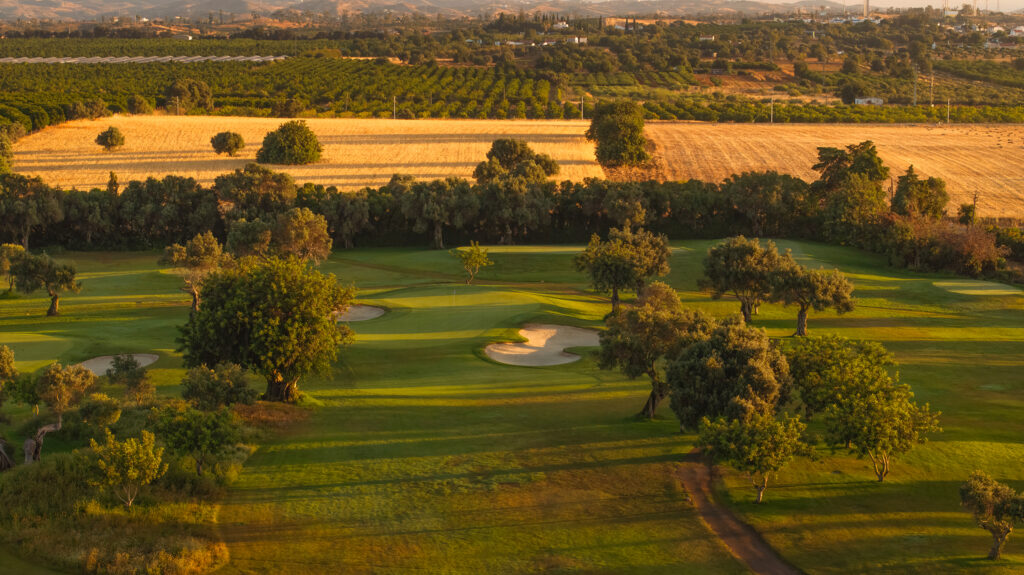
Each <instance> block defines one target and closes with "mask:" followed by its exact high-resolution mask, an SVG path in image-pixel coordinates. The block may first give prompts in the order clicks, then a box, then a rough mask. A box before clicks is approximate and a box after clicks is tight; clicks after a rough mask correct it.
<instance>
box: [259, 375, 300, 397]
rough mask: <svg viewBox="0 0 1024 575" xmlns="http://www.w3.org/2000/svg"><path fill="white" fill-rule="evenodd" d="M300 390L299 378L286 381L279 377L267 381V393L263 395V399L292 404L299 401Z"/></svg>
mask: <svg viewBox="0 0 1024 575" xmlns="http://www.w3.org/2000/svg"><path fill="white" fill-rule="evenodd" d="M298 390H299V378H295V379H292V380H290V381H286V380H285V379H284V378H283V377H281V376H277V377H275V378H273V379H267V392H266V393H265V394H263V399H265V400H267V401H282V402H285V403H292V402H294V401H295V400H296V399H298Z"/></svg>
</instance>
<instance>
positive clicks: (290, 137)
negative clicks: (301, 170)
mask: <svg viewBox="0 0 1024 575" xmlns="http://www.w3.org/2000/svg"><path fill="white" fill-rule="evenodd" d="M321 153H323V147H322V146H321V145H320V141H319V140H317V138H316V134H314V133H313V130H310V129H309V126H308V125H306V122H304V121H302V120H292V121H291V122H285V123H283V124H281V125H280V126H279V127H278V128H277V129H276V130H274V131H273V132H268V133H267V135H266V137H265V138H263V146H262V147H261V148H260V150H259V151H258V152H256V161H257V162H259V163H261V164H286V165H290V166H295V165H302V164H312V163H313V162H317V161H319V160H320V154H321Z"/></svg>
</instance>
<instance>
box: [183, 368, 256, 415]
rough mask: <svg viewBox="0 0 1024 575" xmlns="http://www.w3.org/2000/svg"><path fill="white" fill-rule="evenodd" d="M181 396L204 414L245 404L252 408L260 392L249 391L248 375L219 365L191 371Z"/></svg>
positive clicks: (186, 377) (243, 371) (240, 369)
mask: <svg viewBox="0 0 1024 575" xmlns="http://www.w3.org/2000/svg"><path fill="white" fill-rule="evenodd" d="M181 385H182V387H183V388H184V389H183V390H182V392H181V396H182V397H183V398H184V399H186V400H188V401H191V402H192V404H193V405H195V406H196V407H197V408H199V409H202V410H204V411H212V410H215V409H219V408H221V407H225V406H229V405H234V404H236V403H241V404H245V405H251V404H252V403H253V402H255V401H256V398H257V397H258V396H259V392H258V391H256V390H255V389H252V388H251V387H249V378H248V374H247V373H246V372H245V370H244V369H242V368H241V367H239V366H238V365H235V364H233V363H219V364H217V365H216V366H215V367H214V368H213V369H210V368H208V367H205V366H200V367H194V368H192V369H190V370H188V373H186V374H185V378H184V379H182V380H181Z"/></svg>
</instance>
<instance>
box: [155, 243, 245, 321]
mask: <svg viewBox="0 0 1024 575" xmlns="http://www.w3.org/2000/svg"><path fill="white" fill-rule="evenodd" d="M230 261H231V256H230V255H228V254H226V253H224V248H223V247H222V246H221V245H220V242H219V241H217V238H216V237H214V235H213V233H212V232H206V233H204V234H199V235H197V236H195V237H194V238H192V239H191V240H189V241H188V242H186V243H185V245H181V244H173V245H170V246H167V248H166V249H165V250H164V255H163V257H162V258H161V259H160V263H161V264H164V265H171V266H174V267H176V268H178V269H180V270H181V272H182V276H183V278H184V280H185V288H184V289H185V291H187V292H188V293H189V295H191V296H192V311H193V312H194V311H196V310H198V309H199V293H200V291H201V290H202V287H203V280H204V279H205V278H206V276H208V275H209V274H210V273H212V272H213V271H214V270H216V269H218V268H219V267H221V266H222V265H225V264H228V263H230Z"/></svg>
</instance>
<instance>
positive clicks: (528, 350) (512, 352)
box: [484, 323, 600, 367]
mask: <svg viewBox="0 0 1024 575" xmlns="http://www.w3.org/2000/svg"><path fill="white" fill-rule="evenodd" d="M519 335H521V336H523V337H524V338H526V341H525V342H517V343H493V344H491V345H489V346H487V347H486V348H484V353H486V354H487V357H489V358H491V359H493V360H494V361H497V362H499V363H505V364H508V365H518V366H527V367H538V366H546V365H561V364H564V363H572V362H574V361H577V360H579V359H580V356H578V355H576V354H574V353H568V352H566V351H565V349H566V348H570V347H594V346H597V345H599V344H600V342H599V340H598V336H597V332H596V331H594V330H592V329H583V328H579V327H570V326H567V325H551V324H538V323H531V324H526V325H524V326H523V328H522V329H520V330H519Z"/></svg>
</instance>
